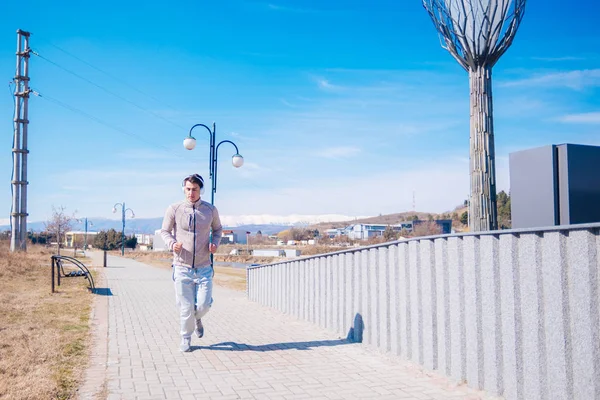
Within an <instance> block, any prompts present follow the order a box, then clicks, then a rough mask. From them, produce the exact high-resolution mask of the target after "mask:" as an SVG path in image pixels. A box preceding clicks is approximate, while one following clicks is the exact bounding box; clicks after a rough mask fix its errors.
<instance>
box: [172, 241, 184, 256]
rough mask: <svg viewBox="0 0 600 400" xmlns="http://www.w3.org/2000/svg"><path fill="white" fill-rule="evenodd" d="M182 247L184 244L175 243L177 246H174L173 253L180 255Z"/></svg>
mask: <svg viewBox="0 0 600 400" xmlns="http://www.w3.org/2000/svg"><path fill="white" fill-rule="evenodd" d="M182 247H183V243H179V242H175V244H174V245H173V251H174V252H176V253H179V252H180V251H181V248H182Z"/></svg>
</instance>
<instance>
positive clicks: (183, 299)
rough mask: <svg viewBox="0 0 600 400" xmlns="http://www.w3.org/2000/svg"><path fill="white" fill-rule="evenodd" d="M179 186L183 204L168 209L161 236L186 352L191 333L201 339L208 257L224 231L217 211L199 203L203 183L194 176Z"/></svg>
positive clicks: (208, 283)
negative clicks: (170, 255)
mask: <svg viewBox="0 0 600 400" xmlns="http://www.w3.org/2000/svg"><path fill="white" fill-rule="evenodd" d="M182 186H183V192H184V194H185V200H183V201H180V202H178V203H175V204H171V205H170V206H169V207H168V208H167V211H166V212H165V218H164V219H163V224H162V229H161V230H160V233H161V236H162V238H163V240H164V242H165V244H166V246H167V248H168V249H169V250H171V251H172V252H173V281H174V282H175V293H176V300H177V306H178V307H179V317H180V322H181V331H180V333H181V345H180V346H179V349H180V350H181V351H183V352H187V351H190V344H191V340H192V332H194V331H195V333H196V336H198V337H199V338H201V337H202V336H204V326H203V325H202V320H201V318H202V317H203V316H204V315H206V313H207V312H208V311H209V309H210V306H211V304H212V286H213V282H212V277H213V274H214V272H213V267H212V264H211V260H210V253H214V252H216V251H217V247H218V246H219V243H220V241H221V235H222V232H223V227H222V226H221V220H220V219H219V212H218V211H217V208H216V207H215V206H213V205H211V204H210V203H207V202H206V201H202V200H201V199H200V195H201V193H203V192H204V191H203V188H204V179H202V177H201V176H200V175H198V174H193V175H190V176H188V177H186V178H185V179H184V180H183V183H182ZM211 233H212V237H211Z"/></svg>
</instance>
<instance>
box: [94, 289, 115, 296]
mask: <svg viewBox="0 0 600 400" xmlns="http://www.w3.org/2000/svg"><path fill="white" fill-rule="evenodd" d="M94 294H97V295H100V296H112V295H113V293H112V291H111V290H110V288H95V289H94Z"/></svg>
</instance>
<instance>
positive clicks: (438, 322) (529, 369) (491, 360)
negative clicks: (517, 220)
mask: <svg viewBox="0 0 600 400" xmlns="http://www.w3.org/2000/svg"><path fill="white" fill-rule="evenodd" d="M599 232H600V224H590V225H572V226H562V227H552V228H547V229H538V230H527V229H520V230H511V231H494V232H486V233H479V234H474V233H472V234H461V235H443V236H435V237H425V238H415V239H410V240H404V241H398V242H392V243H386V244H383V245H378V246H371V247H364V248H358V249H353V250H348V251H342V252H337V253H330V254H324V255H319V256H314V257H305V258H301V259H296V260H290V261H285V262H281V263H275V264H270V265H264V266H258V267H251V268H248V270H247V278H248V287H247V293H248V298H249V299H250V300H253V301H256V302H259V303H261V304H264V305H266V306H270V307H273V308H276V309H278V310H281V311H283V312H286V313H288V314H291V315H294V316H296V317H297V318H299V319H303V320H307V321H310V322H313V323H315V324H318V325H319V326H321V327H323V328H325V329H328V330H331V331H334V332H337V333H338V334H339V335H343V336H344V337H348V338H349V339H351V340H355V341H362V342H364V343H366V344H367V345H370V346H374V347H376V348H378V349H380V350H383V351H385V352H389V353H392V354H395V355H398V356H400V357H402V358H405V359H408V360H412V361H414V362H417V363H419V364H422V365H423V366H424V367H425V368H428V369H430V370H437V371H439V372H441V373H443V374H445V375H447V376H449V377H451V378H452V379H454V380H456V381H466V382H467V384H468V385H469V386H471V387H475V388H479V389H483V390H486V391H488V392H489V393H493V394H498V395H503V396H504V397H505V398H506V399H527V400H530V399H586V400H587V399H600V337H599V336H600V312H599V308H600V307H599V300H600V298H599V292H598V287H599V283H600V278H599V273H598V272H599V260H598V254H599V253H600V239H599Z"/></svg>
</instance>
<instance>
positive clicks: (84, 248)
mask: <svg viewBox="0 0 600 400" xmlns="http://www.w3.org/2000/svg"><path fill="white" fill-rule="evenodd" d="M77 222H82V220H81V219H77ZM88 224H89V225H90V226H94V224H93V223H92V221H89V222H88V219H87V217H85V218H83V226H84V229H85V235H84V236H83V250H84V251H85V250H87V234H88Z"/></svg>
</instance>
